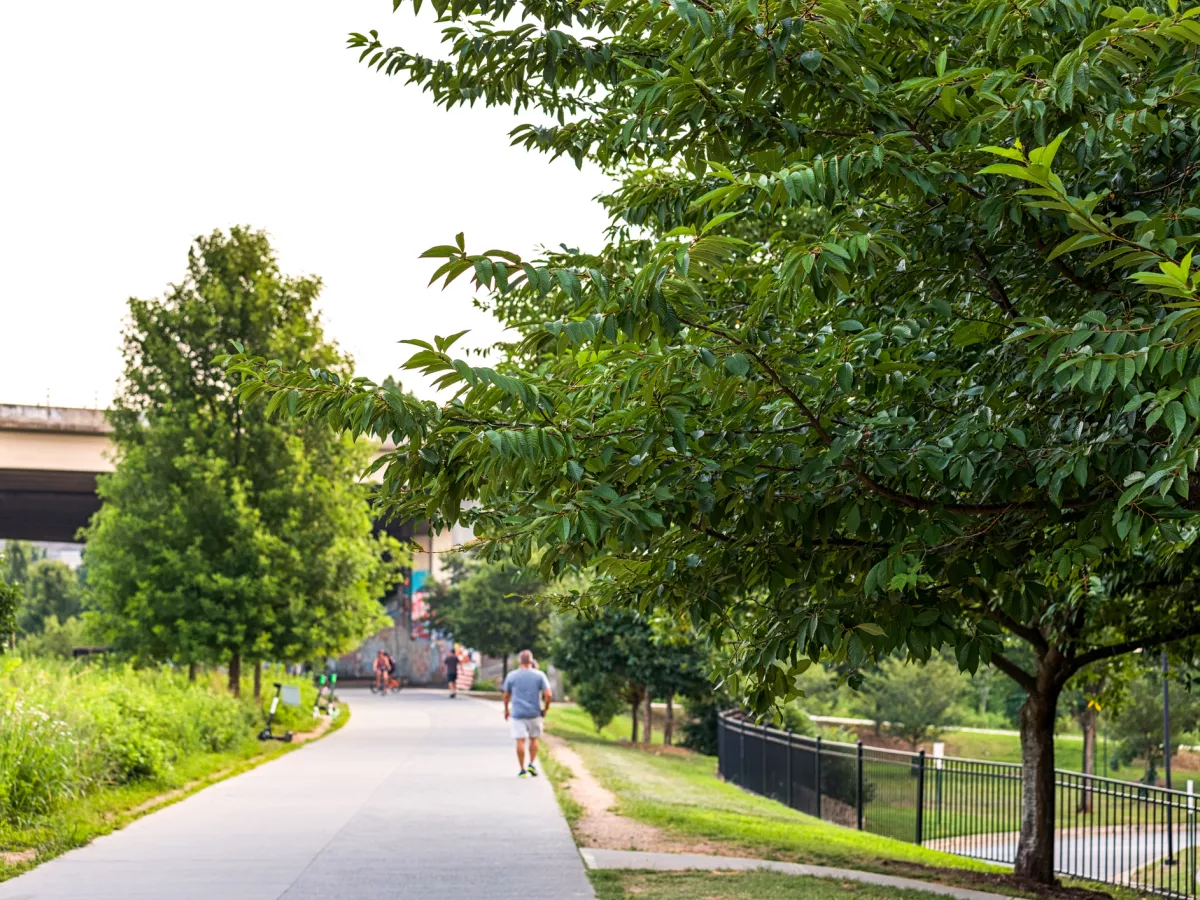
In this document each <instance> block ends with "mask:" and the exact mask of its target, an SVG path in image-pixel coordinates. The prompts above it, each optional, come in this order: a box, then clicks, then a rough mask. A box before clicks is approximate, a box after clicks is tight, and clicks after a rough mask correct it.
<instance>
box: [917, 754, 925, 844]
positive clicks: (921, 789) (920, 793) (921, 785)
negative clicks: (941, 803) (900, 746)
mask: <svg viewBox="0 0 1200 900" xmlns="http://www.w3.org/2000/svg"><path fill="white" fill-rule="evenodd" d="M924 838H925V749H924V748H921V752H920V753H918V754H917V843H918V844H921V843H924Z"/></svg>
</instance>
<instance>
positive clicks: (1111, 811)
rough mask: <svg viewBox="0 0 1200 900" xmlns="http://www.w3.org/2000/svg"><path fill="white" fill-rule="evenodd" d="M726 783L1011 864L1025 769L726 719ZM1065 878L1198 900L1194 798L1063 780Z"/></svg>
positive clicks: (1059, 847) (822, 814)
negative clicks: (887, 747)
mask: <svg viewBox="0 0 1200 900" xmlns="http://www.w3.org/2000/svg"><path fill="white" fill-rule="evenodd" d="M717 741H718V752H719V758H720V772H721V776H722V777H723V778H724V779H725V780H726V781H730V782H733V783H734V784H737V785H739V786H741V787H743V788H745V789H746V790H749V791H753V792H754V793H756V794H762V795H763V796H765V797H770V798H771V799H773V800H778V801H779V802H780V803H784V804H786V805H788V806H790V807H792V808H793V809H796V810H799V811H800V812H803V813H807V814H808V815H811V816H817V817H819V818H822V819H825V820H826V821H829V822H834V823H836V824H838V825H845V826H847V827H850V828H858V829H859V830H862V831H869V832H872V833H874V834H879V835H883V836H885V837H890V838H895V839H897V840H901V841H908V842H911V843H916V844H922V845H924V846H926V847H929V848H931V849H936V850H944V851H946V852H948V853H957V854H959V855H962V856H970V857H974V858H975V859H982V860H987V861H990V862H995V863H1001V864H1011V863H1012V862H1013V861H1014V860H1015V858H1016V852H1017V837H1018V833H1019V831H1020V827H1021V767H1020V766H1019V765H1015V764H1013V763H997V762H986V761H983V760H973V759H959V758H957V757H931V756H926V754H925V752H924V751H923V750H922V751H920V752H918V753H908V752H906V751H903V750H885V749H882V748H879V747H864V746H863V744H862V742H861V741H860V742H858V743H857V744H845V743H839V742H836V741H823V740H822V739H821V738H819V737H818V738H810V737H804V736H801V735H794V734H792V733H791V732H787V731H780V730H778V729H775V728H765V727H762V726H759V725H755V724H753V723H752V722H749V721H746V720H745V719H743V718H741V717H739V716H737V715H736V714H728V713H727V714H725V715H722V716H721V718H720V720H719V723H718V727H717ZM1056 785H1057V788H1056V796H1055V815H1056V820H1057V826H1056V831H1055V847H1054V853H1055V868H1056V870H1057V871H1058V872H1059V873H1061V874H1063V875H1069V876H1071V877H1074V878H1080V879H1085V880H1089V881H1096V882H1100V883H1103V884H1112V885H1119V886H1123V887H1131V888H1135V889H1137V890H1143V891H1152V892H1154V893H1160V894H1166V895H1169V896H1173V897H1185V898H1196V897H1197V896H1198V894H1197V864H1198V863H1200V860H1198V858H1197V840H1198V839H1200V829H1198V828H1197V821H1196V808H1195V797H1194V796H1193V795H1192V794H1190V793H1184V792H1181V791H1169V790H1166V789H1165V788H1159V787H1152V786H1148V785H1144V784H1136V783H1131V782H1127V781H1116V780H1114V779H1111V778H1101V777H1099V776H1095V775H1083V774H1080V773H1078V772H1066V771H1062V770H1059V771H1058V772H1057V778H1056Z"/></svg>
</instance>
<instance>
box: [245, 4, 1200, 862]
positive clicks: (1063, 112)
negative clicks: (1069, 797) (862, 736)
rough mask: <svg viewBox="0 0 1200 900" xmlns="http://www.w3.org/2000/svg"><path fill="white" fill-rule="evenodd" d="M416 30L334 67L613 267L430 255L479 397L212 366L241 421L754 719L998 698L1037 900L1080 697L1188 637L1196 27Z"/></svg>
mask: <svg viewBox="0 0 1200 900" xmlns="http://www.w3.org/2000/svg"><path fill="white" fill-rule="evenodd" d="M402 5H403V4H402V2H401V0H395V2H394V6H395V7H397V8H399V7H400V6H402ZM414 6H415V7H417V8H418V9H419V6H420V4H419V0H414ZM433 7H434V9H435V11H436V13H437V15H438V17H439V19H440V20H441V21H442V22H443V23H444V26H443V34H444V35H445V39H446V43H447V51H448V52H447V54H446V56H445V58H440V59H435V58H430V57H425V56H422V55H420V54H413V53H409V52H406V51H404V50H403V49H401V48H399V47H395V46H390V45H389V44H388V43H386V42H385V41H384V40H383V39H382V38H381V37H380V36H379V34H378V33H377V32H370V33H364V34H356V35H353V36H351V39H350V43H351V46H352V47H353V48H355V49H356V50H357V51H359V52H360V53H361V58H362V59H363V60H364V61H365V62H366V63H367V64H369V65H371V66H372V67H374V68H376V69H379V70H381V71H383V72H385V73H388V74H390V75H394V76H399V77H401V78H404V79H406V80H408V81H410V82H415V83H417V84H418V85H420V86H421V87H422V88H423V89H424V90H426V91H428V92H429V93H430V94H431V95H432V97H433V98H434V100H435V102H437V103H439V104H441V105H443V106H446V107H453V106H457V105H463V104H474V103H477V102H481V103H485V104H489V105H507V106H510V107H512V108H513V109H515V110H517V111H524V110H528V111H529V113H530V121H529V122H528V124H523V125H520V126H518V127H517V128H516V129H515V130H514V131H513V139H514V141H515V142H517V143H519V144H523V145H525V146H527V147H529V148H531V149H534V150H539V151H544V152H546V153H549V154H551V155H568V156H570V157H572V158H573V159H575V160H576V161H577V162H579V163H582V162H583V161H584V160H585V159H586V160H589V161H591V162H593V163H597V164H599V165H600V166H602V167H605V168H606V169H607V170H609V171H610V172H611V173H612V174H614V175H615V176H616V177H617V179H618V185H617V187H615V188H614V190H613V191H612V192H611V193H610V194H608V195H607V196H605V197H603V198H602V202H603V203H604V204H605V206H606V207H607V209H608V211H609V212H610V214H611V217H612V228H611V232H610V242H609V243H608V245H607V246H605V247H603V248H598V249H597V250H596V252H594V253H584V252H580V251H575V250H570V249H567V248H563V249H562V250H561V251H555V252H551V253H547V254H545V255H544V256H542V257H539V258H534V259H525V258H522V257H521V256H520V255H518V254H516V253H512V252H510V251H507V250H486V251H484V252H479V251H478V250H477V249H476V248H470V249H468V248H467V244H466V241H465V239H464V237H463V236H462V235H459V236H458V238H457V240H456V241H455V242H454V243H452V244H446V245H443V246H438V247H435V248H432V249H431V250H430V251H428V253H427V255H428V256H430V257H432V258H434V259H436V260H440V261H441V263H442V264H441V266H440V268H439V269H437V271H436V273H435V274H434V281H438V280H444V281H446V282H449V281H451V280H453V279H455V278H458V277H462V276H464V275H466V276H468V277H471V278H473V279H474V280H475V282H476V283H477V284H478V285H479V286H480V287H481V289H482V290H483V291H484V292H486V294H487V295H488V297H489V299H488V301H487V302H488V303H489V304H490V306H491V308H492V309H494V310H495V311H496V313H497V314H498V315H499V316H500V317H501V318H503V319H504V320H505V321H506V322H507V323H509V324H511V325H514V326H516V327H517V328H519V330H520V331H521V333H522V339H521V340H520V341H519V342H516V343H514V344H513V345H512V346H511V347H510V348H509V354H508V358H507V361H506V363H505V364H504V365H501V366H497V367H494V368H492V367H481V366H476V365H472V364H470V363H469V362H467V361H464V360H462V359H456V358H454V356H453V355H452V345H453V338H444V339H438V340H436V341H434V342H432V343H425V342H421V341H415V342H413V343H415V344H416V345H417V352H416V353H415V354H414V356H413V357H412V359H411V360H410V362H409V366H410V367H411V368H414V369H420V370H422V371H424V372H426V373H432V374H435V375H437V376H438V377H439V378H440V384H442V385H445V386H454V387H457V388H459V389H460V390H459V393H458V394H457V395H456V396H455V398H454V400H452V401H451V402H449V403H447V404H444V405H441V406H437V405H435V404H432V403H420V402H417V401H415V400H413V399H412V398H410V397H406V396H404V395H402V394H401V393H400V392H399V391H395V390H389V389H387V388H381V387H378V386H376V385H374V384H372V383H370V382H367V381H364V380H361V379H360V380H346V379H343V378H341V377H339V376H338V375H337V374H336V373H330V372H322V371H319V370H311V371H310V370H309V369H293V368H288V367H285V366H281V365H277V364H274V363H271V362H269V361H267V359H265V358H264V357H263V356H261V355H259V356H245V355H241V354H239V355H237V356H235V357H234V358H233V359H232V360H231V365H232V366H233V367H234V369H235V370H236V371H238V372H239V373H241V374H242V375H243V376H245V381H244V382H243V385H242V392H243V397H244V398H245V399H247V400H249V399H253V398H254V397H256V396H259V395H261V394H264V393H267V394H271V395H273V396H272V398H271V400H270V404H271V405H273V407H274V408H275V409H279V408H287V409H288V410H289V411H291V412H292V413H294V414H299V415H304V416H311V417H317V418H321V419H324V420H325V421H327V422H329V423H331V424H332V425H333V426H335V427H337V428H345V429H349V430H351V431H352V432H354V433H368V434H375V435H380V436H382V435H394V436H395V437H396V438H397V442H398V444H399V449H398V450H397V451H396V452H395V453H394V454H392V455H391V456H390V457H389V458H388V459H386V460H384V461H382V462H381V465H382V466H383V467H384V475H385V478H384V487H383V491H382V494H381V496H382V500H383V502H384V503H385V504H387V505H388V506H390V507H391V508H393V509H395V510H397V511H398V512H400V513H401V514H403V515H409V516H414V517H416V516H427V517H429V518H431V519H432V520H433V521H434V522H435V523H450V522H468V523H470V524H472V525H473V526H474V527H475V529H476V533H477V534H478V535H479V536H480V538H481V539H482V542H483V546H484V548H485V551H486V552H488V553H492V554H500V553H503V554H507V555H510V556H512V557H513V558H515V559H516V560H517V561H518V562H521V563H528V562H529V561H530V560H534V559H536V560H537V561H538V565H540V566H541V567H542V569H543V572H544V574H546V575H551V574H553V573H555V572H558V571H561V570H563V569H567V568H571V567H576V566H586V565H597V566H598V567H599V571H600V573H601V577H600V578H598V579H597V580H596V581H595V582H594V583H593V586H592V587H591V588H590V589H589V594H590V595H591V596H592V597H593V598H595V599H597V600H598V601H599V602H618V603H637V604H646V603H649V602H656V603H660V604H663V605H667V606H675V607H677V608H678V609H679V610H681V611H683V612H686V613H687V614H688V615H690V616H691V617H692V619H693V620H694V622H695V623H696V624H697V625H700V626H703V627H705V628H706V629H707V630H708V631H710V632H711V633H713V634H715V635H717V636H719V637H722V638H724V639H725V641H726V643H727V644H729V645H732V646H733V647H734V648H736V652H735V654H734V656H733V657H732V658H733V659H734V660H735V662H736V664H737V669H738V672H739V673H740V675H741V679H742V680H741V686H742V687H743V688H744V689H745V690H746V692H747V693H748V695H750V696H751V697H752V698H754V704H755V706H756V708H757V709H759V710H760V711H764V710H765V709H766V708H767V707H768V705H769V704H770V703H771V702H772V700H773V699H774V698H777V697H780V696H787V695H788V694H789V693H792V692H793V691H794V690H795V682H794V679H795V677H796V675H797V674H798V673H799V672H801V671H802V670H803V668H804V667H805V666H807V665H808V661H809V660H813V659H818V658H824V659H829V660H832V661H834V662H835V663H837V664H838V665H839V666H843V667H845V668H847V669H848V670H850V671H851V672H852V673H853V672H854V670H856V669H857V668H858V667H859V666H861V665H862V664H864V663H865V662H867V661H868V660H870V659H872V658H877V657H879V656H881V655H882V654H886V653H891V652H893V651H896V650H901V651H904V652H907V654H908V655H909V656H911V657H912V658H914V659H917V660H926V659H928V658H929V657H930V655H931V653H932V652H933V651H934V650H935V649H937V648H938V647H940V646H942V645H945V644H949V645H950V646H951V647H953V649H954V652H955V655H956V658H957V661H958V663H959V665H960V666H961V667H962V668H964V669H967V670H972V671H973V670H974V669H975V668H976V667H977V666H978V665H979V664H980V663H981V662H982V663H989V662H990V663H993V664H995V665H997V666H998V667H1000V668H1001V669H1002V670H1003V671H1005V672H1006V673H1007V674H1009V675H1010V676H1011V677H1012V678H1014V679H1015V680H1016V681H1017V682H1018V683H1020V684H1021V686H1022V687H1023V688H1024V689H1025V691H1026V693H1027V695H1028V700H1027V702H1026V705H1025V707H1024V709H1023V712H1022V730H1023V732H1024V735H1025V738H1024V746H1023V749H1024V755H1025V764H1026V792H1027V793H1026V803H1025V804H1024V809H1025V816H1026V819H1025V821H1024V822H1023V826H1022V841H1021V846H1020V850H1019V853H1018V860H1017V868H1018V871H1019V872H1021V873H1022V874H1024V875H1028V876H1032V877H1036V878H1039V879H1043V880H1048V879H1049V878H1051V877H1052V868H1053V853H1052V849H1053V847H1052V843H1051V841H1050V835H1051V832H1052V827H1053V818H1052V815H1053V808H1054V804H1053V800H1052V793H1053V789H1054V786H1053V741H1052V734H1053V721H1054V717H1055V712H1056V708H1057V700H1058V696H1059V694H1060V693H1061V691H1062V689H1063V687H1064V685H1065V684H1066V682H1067V680H1068V679H1069V678H1070V677H1071V676H1072V675H1073V674H1075V673H1076V672H1079V671H1080V670H1082V669H1083V668H1084V667H1086V666H1087V665H1089V664H1092V663H1095V662H1100V661H1103V660H1105V659H1108V658H1111V657H1113V656H1116V655H1120V654H1121V653H1124V652H1127V651H1129V650H1132V649H1135V648H1136V647H1139V646H1145V645H1148V644H1154V643H1161V642H1166V641H1173V640H1182V639H1184V638H1188V637H1191V636H1193V635H1196V634H1197V633H1200V610H1197V608H1196V606H1195V604H1194V602H1193V601H1192V599H1191V593H1190V586H1191V583H1192V580H1193V578H1194V573H1195V550H1194V549H1193V542H1194V539H1195V531H1194V525H1193V523H1194V516H1195V510H1194V506H1195V504H1196V502H1197V501H1196V499H1195V498H1192V497H1191V496H1190V494H1191V492H1192V490H1193V489H1194V487H1195V486H1196V467H1197V461H1198V458H1200V441H1198V440H1197V436H1196V427H1197V419H1198V418H1200V362H1198V361H1197V355H1196V353H1195V352H1194V346H1193V344H1192V340H1193V338H1194V332H1195V326H1196V322H1197V321H1200V319H1198V318H1197V316H1196V310H1197V309H1198V308H1200V307H1198V306H1197V302H1196V299H1195V294H1194V289H1195V287H1196V285H1195V282H1194V278H1193V275H1192V269H1191V249H1190V248H1191V245H1192V244H1193V243H1194V241H1195V236H1196V229H1195V226H1194V223H1195V221H1196V220H1197V219H1200V198H1197V196H1196V195H1197V188H1198V186H1200V182H1198V180H1197V179H1196V177H1195V166H1196V161H1197V158H1198V153H1200V145H1198V140H1197V138H1198V135H1200V119H1198V117H1197V113H1198V104H1200V92H1198V90H1197V89H1198V87H1200V80H1198V78H1197V73H1196V70H1195V62H1194V57H1195V51H1196V47H1197V45H1200V22H1198V21H1197V18H1196V17H1197V16H1198V15H1200V7H1196V6H1180V5H1178V4H1177V3H1176V2H1174V0H1171V2H1169V3H1166V4H1163V3H1150V4H1147V5H1145V6H1138V7H1120V6H1115V5H1114V6H1110V5H1108V4H1107V3H1100V2H1089V0H1045V2H1040V3H1038V2H1032V0H1023V2H1016V3H1012V2H1007V0H954V2H949V3H947V2H934V0H915V2H908V3H892V2H880V0H872V2H861V3H860V2H856V0H800V2H795V0H792V2H789V0H781V2H775V3H770V2H768V0H671V2H670V3H662V2H657V0H655V2H649V3H634V2H631V0H610V2H607V3H604V4H590V3H582V2H577V0H526V2H518V0H501V2H489V0H484V2H482V3H470V4H467V3H460V2H452V3H446V2H442V0H437V2H434V3H433ZM544 202H546V203H547V210H548V212H547V219H548V221H549V220H552V217H553V198H545V199H544ZM249 350H250V351H251V353H253V354H260V353H261V352H262V351H261V350H259V349H258V348H254V347H253V345H252V344H251V345H249ZM467 501H472V503H471V505H467ZM1005 633H1008V634H1010V635H1012V636H1015V637H1016V638H1017V639H1019V640H1021V641H1024V642H1025V643H1027V644H1028V645H1029V647H1030V648H1031V650H1032V654H1033V658H1034V665H1033V666H1032V667H1022V666H1021V665H1018V664H1017V663H1016V662H1014V661H1013V660H1012V659H1010V658H1009V657H1008V656H1005V655H1004V654H1003V653H1002V652H1001V647H1002V644H1001V639H1002V637H1003V635H1004V634H1005ZM856 678H857V676H856V675H855V674H851V679H852V680H855V679H856Z"/></svg>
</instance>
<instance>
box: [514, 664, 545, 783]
mask: <svg viewBox="0 0 1200 900" xmlns="http://www.w3.org/2000/svg"><path fill="white" fill-rule="evenodd" d="M517 659H518V660H519V662H520V664H521V667H520V668H519V669H514V670H513V671H512V672H509V673H508V677H507V678H505V679H504V718H505V719H507V720H508V721H509V723H510V725H511V727H512V736H513V738H515V739H516V742H517V760H518V761H519V762H520V764H521V771H520V772H518V773H517V774H518V776H519V777H521V778H524V777H525V776H526V775H537V773H538V771H537V765H536V762H537V753H538V738H540V737H541V736H542V719H543V718H544V717H545V715H546V713H547V712H549V710H550V701H551V700H553V699H554V694H553V693H552V692H551V690H550V682H549V681H547V680H546V676H545V675H544V674H543V673H542V672H539V671H538V670H537V669H536V668H534V662H533V654H532V653H530V652H529V651H528V650H522V651H521V653H520V655H519V656H518V657H517ZM543 702H544V703H545V705H544V706H543V705H542V704H543ZM510 704H511V706H512V708H511V709H510V708H509V705H510ZM526 741H528V743H529V762H528V763H526V761H525V745H526Z"/></svg>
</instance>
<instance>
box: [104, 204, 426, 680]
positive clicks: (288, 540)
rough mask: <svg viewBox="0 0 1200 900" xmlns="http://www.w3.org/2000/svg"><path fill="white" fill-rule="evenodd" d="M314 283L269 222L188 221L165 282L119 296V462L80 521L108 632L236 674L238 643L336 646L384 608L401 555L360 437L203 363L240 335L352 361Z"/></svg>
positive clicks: (319, 652) (252, 649)
mask: <svg viewBox="0 0 1200 900" xmlns="http://www.w3.org/2000/svg"><path fill="white" fill-rule="evenodd" d="M319 288H320V282H319V281H317V280H316V279H314V278H294V277H289V276H286V275H284V274H282V273H281V272H280V271H279V267H278V264H277V262H276V259H275V255H274V253H273V251H272V250H271V247H270V244H269V242H268V240H267V237H266V235H264V234H262V233H259V232H254V231H250V230H248V229H242V228H235V229H233V230H231V231H230V232H228V233H222V232H216V233H214V234H212V235H209V236H207V237H202V238H199V239H198V240H197V241H196V243H195V245H194V246H193V248H192V250H191V251H190V253H189V255H188V268H187V273H186V276H185V278H184V279H183V280H182V281H181V282H180V283H179V284H177V285H175V286H173V287H172V288H171V289H170V291H169V292H168V294H167V296H166V297H165V298H163V299H161V300H131V301H130V304H129V322H128V325H127V327H126V330H125V346H124V352H125V376H124V383H123V386H122V391H121V394H120V396H119V397H118V399H117V403H116V406H115V408H114V411H113V413H112V421H113V424H114V428H115V434H114V437H115V440H116V445H117V449H118V454H119V459H118V465H117V470H116V472H115V473H114V474H113V475H111V476H107V477H105V478H102V479H101V483H100V496H101V498H102V500H103V501H104V503H103V506H102V508H101V511H100V512H99V513H98V514H97V516H96V517H95V519H94V520H93V522H92V524H91V527H90V529H89V533H88V565H89V571H88V578H89V582H90V584H91V585H92V588H93V591H94V594H95V598H96V606H97V609H98V613H97V620H98V621H97V624H98V626H99V628H100V629H101V630H102V631H103V633H104V634H106V636H107V639H108V641H109V643H110V645H111V646H112V647H113V648H114V649H117V650H120V651H123V652H126V653H129V654H131V655H134V656H138V657H142V658H148V659H176V660H179V661H181V662H185V663H218V662H220V663H225V664H227V665H228V666H229V677H230V687H231V689H232V690H234V691H235V692H236V691H237V690H238V686H239V684H240V674H241V668H242V661H243V660H248V661H250V662H260V661H262V660H267V659H308V658H314V657H319V656H324V655H326V654H330V653H337V652H341V651H343V650H345V649H347V648H348V647H349V646H350V645H352V644H353V643H354V642H355V641H357V640H360V639H361V638H363V637H364V636H366V635H367V634H369V633H371V632H372V631H374V630H376V629H377V628H378V627H379V626H380V624H381V622H382V618H381V616H382V613H381V608H380V606H379V604H378V602H377V600H376V598H377V597H379V596H381V595H382V594H383V592H384V590H385V587H386V582H387V579H388V578H389V577H391V575H392V574H393V573H394V572H395V571H396V567H397V566H399V565H400V564H402V563H403V561H404V555H403V553H402V552H401V551H400V550H399V548H398V547H397V546H396V544H395V542H394V541H391V540H390V539H387V538H378V539H377V538H376V537H374V536H373V534H372V522H371V517H370V512H369V508H368V497H367V494H366V492H365V488H363V487H362V486H360V485H359V484H358V483H357V480H358V476H359V474H360V473H361V471H362V469H363V468H365V466H366V464H367V462H368V458H367V455H366V451H365V449H364V448H363V447H362V446H357V445H355V444H354V443H353V442H352V441H351V440H350V439H349V438H346V437H340V436H336V435H332V434H330V433H329V432H328V431H327V430H325V429H319V428H301V429H297V428H295V427H294V426H287V425H280V424H272V423H270V422H268V421H267V419H266V416H265V413H264V411H263V410H262V409H244V408H243V407H242V406H241V404H239V403H238V402H237V401H236V399H235V397H234V394H233V387H234V385H233V382H232V381H231V380H230V378H229V376H228V375H227V374H226V373H225V371H224V369H222V368H221V367H220V366H217V365H214V363H213V359H214V358H215V357H217V356H218V355H220V354H222V353H223V352H225V351H227V350H228V349H230V347H231V345H232V342H234V341H238V340H244V341H247V342H249V343H252V344H254V345H255V346H259V345H261V346H264V347H267V348H269V352H271V353H272V354H273V355H275V356H277V357H278V358H279V359H281V360H290V361H298V360H301V359H307V358H312V359H316V360H320V363H321V365H324V366H329V367H333V368H341V367H345V366H346V365H347V361H346V360H345V359H344V358H343V357H341V356H340V355H339V353H338V352H337V350H336V349H335V348H334V347H333V346H332V345H331V344H329V343H328V342H327V341H326V340H325V338H324V336H323V335H322V332H321V328H320V324H319V322H318V320H317V317H316V314H315V311H314V308H313V304H314V301H315V300H316V297H317V293H318V290H319ZM385 555H387V556H388V559H389V560H390V561H386V562H385V559H384V557H385Z"/></svg>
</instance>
